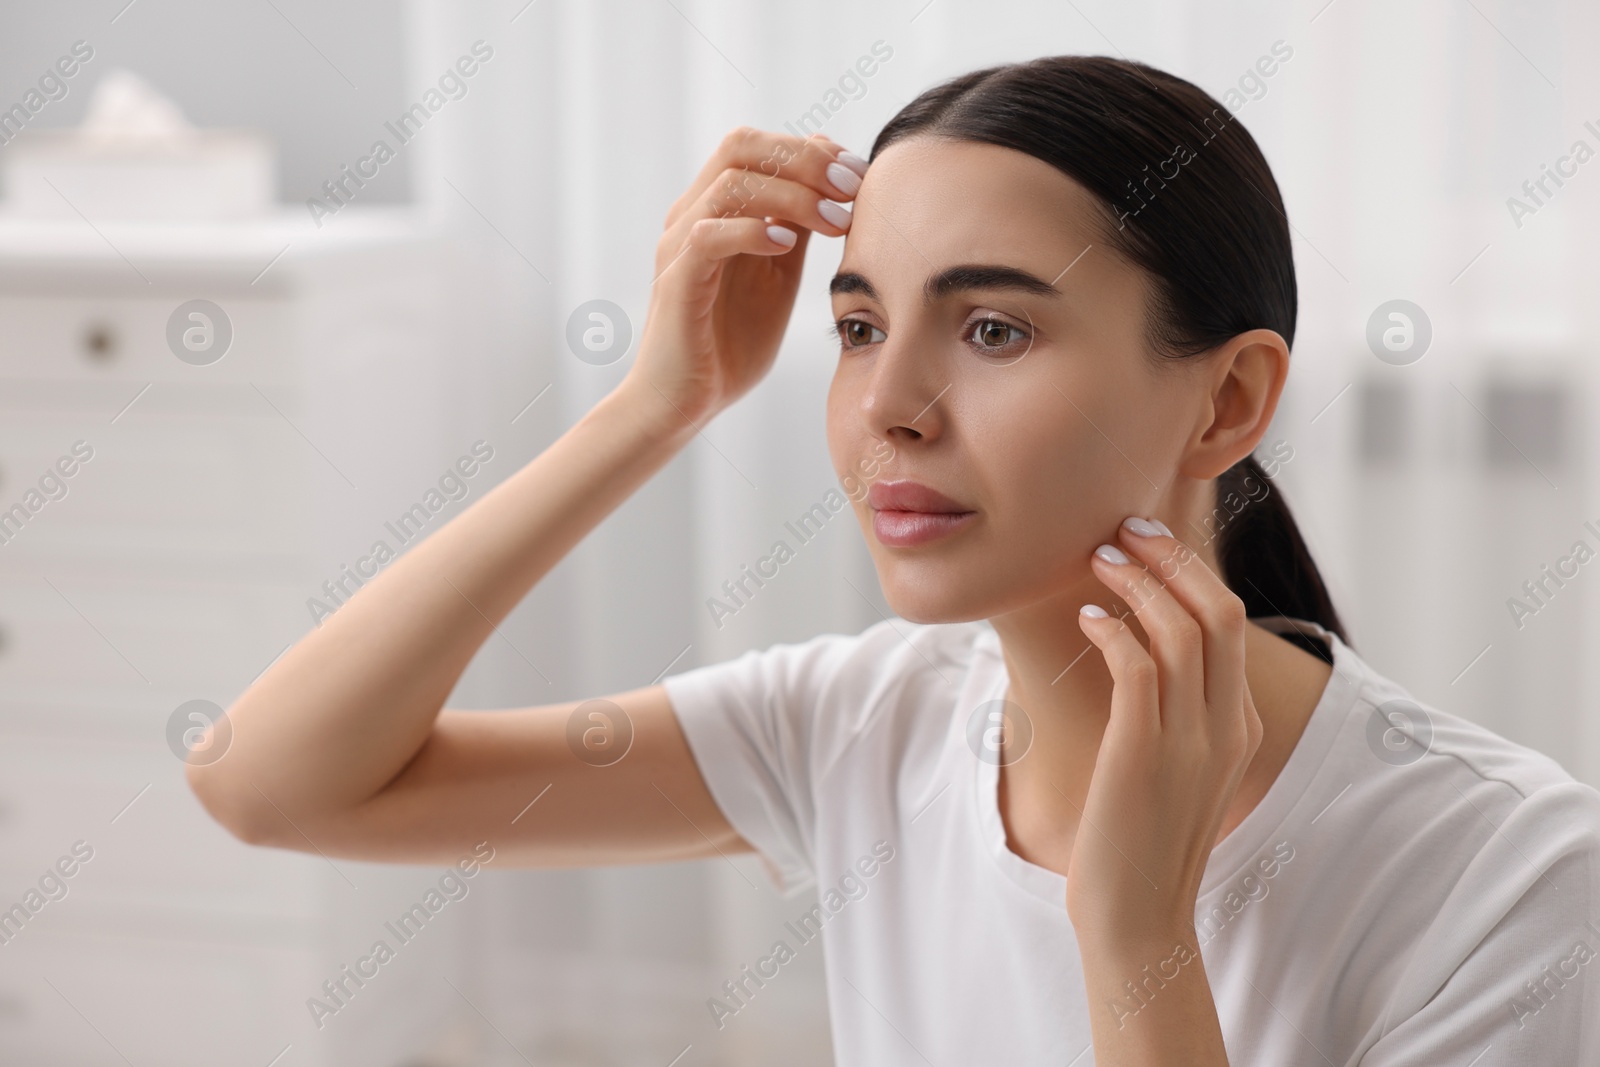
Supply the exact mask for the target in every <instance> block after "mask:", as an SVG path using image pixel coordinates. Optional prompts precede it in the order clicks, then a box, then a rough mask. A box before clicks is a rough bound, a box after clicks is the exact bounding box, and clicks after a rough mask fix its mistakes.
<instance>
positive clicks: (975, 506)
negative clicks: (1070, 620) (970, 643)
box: [828, 137, 1208, 622]
mask: <svg viewBox="0 0 1600 1067" xmlns="http://www.w3.org/2000/svg"><path fill="white" fill-rule="evenodd" d="M854 214H855V217H854V220H853V222H852V223H851V227H850V231H849V234H848V236H847V237H846V239H845V245H844V258H843V260H842V261H841V263H840V265H839V273H838V275H837V276H836V277H835V279H834V282H833V286H832V289H833V311H834V316H835V318H838V319H843V320H845V321H844V323H843V325H842V328H841V334H842V343H841V350H840V356H839V364H838V368H837V370H836V371H835V373H834V377H833V383H832V385H831V387H830V389H829V392H828V448H829V452H830V454H831V456H832V459H833V465H834V469H835V472H836V473H837V474H838V476H839V477H840V479H841V480H842V481H845V484H846V485H851V484H855V483H859V482H861V481H862V480H863V477H864V476H865V477H870V479H871V481H872V489H871V491H870V493H868V494H866V495H865V496H863V494H861V493H859V492H855V493H852V494H851V495H852V498H853V499H852V504H853V506H854V508H855V511H856V516H857V518H858V519H859V520H860V522H861V525H862V528H863V531H864V533H865V536H866V540H867V545H868V548H869V549H870V551H871V552H872V557H873V561H874V563H875V564H876V567H877V571H878V576H879V580H880V582H881V584H882V586H883V589H884V593H885V596H886V597H887V598H888V602H889V606H890V607H891V608H892V609H893V610H894V612H895V613H896V614H898V615H900V616H901V617H902V618H905V619H908V620H911V621H914V622H957V621H965V620H969V619H976V618H992V617H994V616H996V615H1000V614H1004V613H1006V612H1009V611H1013V610H1017V609H1019V608H1022V607H1025V606H1027V605H1029V604H1033V603H1035V602H1038V601H1040V600H1043V599H1045V598H1049V597H1056V596H1062V595H1065V594H1071V595H1072V596H1074V597H1081V600H1087V599H1103V598H1104V594H1105V590H1104V588H1103V587H1101V586H1100V584H1099V582H1098V581H1097V580H1096V579H1095V578H1094V577H1093V575H1092V574H1091V572H1090V570H1089V556H1090V553H1091V552H1093V551H1094V548H1095V546H1096V545H1099V544H1101V543H1102V542H1107V541H1111V542H1114V541H1115V536H1114V534H1115V531H1116V527H1117V525H1118V523H1120V522H1121V521H1122V519H1123V518H1124V517H1125V516H1128V515H1153V514H1157V513H1159V511H1160V509H1161V503H1162V501H1163V499H1164V497H1165V495H1166V493H1167V492H1168V490H1169V487H1170V484H1171V483H1172V482H1173V480H1174V475H1175V473H1176V470H1177V467H1178V463H1179V459H1180V456H1181V455H1182V453H1183V452H1184V449H1185V447H1186V446H1187V445H1188V444H1189V442H1190V440H1191V438H1192V437H1193V435H1194V432H1195V429H1196V427H1197V426H1199V425H1202V424H1203V423H1202V421H1201V419H1202V416H1203V415H1204V414H1205V411H1206V405H1207V402H1208V401H1207V393H1208V391H1207V389H1206V385H1205V382H1204V380H1203V378H1202V377H1201V376H1199V375H1196V374H1195V373H1193V371H1192V370H1191V369H1190V368H1189V367H1185V366H1176V367H1175V366H1170V365H1169V366H1162V367H1157V366H1154V365H1152V360H1151V359H1150V358H1149V356H1148V355H1147V352H1146V345H1145V341H1144V325H1145V293H1146V290H1145V280H1144V276H1143V273H1142V272H1141V271H1140V270H1139V269H1138V268H1136V267H1134V266H1132V265H1131V264H1129V263H1127V262H1126V261H1124V260H1123V259H1122V258H1121V257H1120V256H1119V255H1117V254H1115V253H1113V252H1112V251H1111V250H1110V248H1109V247H1108V246H1107V245H1106V244H1105V243H1104V241H1103V239H1102V236H1101V230H1100V228H1099V225H1098V222H1097V217H1096V214H1095V213H1094V208H1093V201H1092V199H1091V197H1090V195H1089V194H1088V193H1087V192H1086V191H1085V190H1084V189H1083V188H1082V187H1081V186H1079V185H1078V184H1077V183H1076V182H1074V181H1072V180H1071V179H1070V178H1068V177H1066V176H1065V175H1064V174H1062V173H1061V172H1060V171H1058V170H1056V169H1055V168H1053V167H1051V166H1050V165H1049V164H1047V163H1044V162H1042V161H1040V160H1037V159H1034V158H1033V157H1031V156H1028V155H1026V154H1024V153H1021V152H1017V151H1013V150H1011V149H1007V148H1000V147H997V146H994V145H986V144H977V143H972V142H964V141H949V140H944V139H936V138H931V137H913V138H909V139H907V140H905V141H901V142H899V143H897V144H895V145H893V146H892V147H890V148H888V149H886V150H885V151H884V152H883V153H882V154H881V155H879V157H878V158H877V159H876V160H874V161H873V163H872V166H871V168H870V169H869V170H868V172H867V176H866V178H865V180H864V182H863V185H862V188H861V191H860V193H859V194H858V196H857V198H856V201H855V209H854ZM1052 290H1053V291H1052ZM1199 362H1203V360H1196V361H1185V363H1199ZM891 448H892V453H891V452H890V449H891ZM886 457H888V458H886ZM901 482H914V483H920V484H921V485H924V486H927V487H929V488H931V489H933V490H935V491H936V492H937V493H940V494H943V496H945V497H947V498H949V499H950V500H951V501H953V502H954V504H955V506H956V507H958V508H959V509H960V510H962V511H966V512H970V514H967V515H965V516H963V517H960V518H954V519H952V518H950V517H948V516H947V517H945V518H943V519H939V518H928V517H925V516H924V517H918V516H915V515H907V514H906V513H905V512H904V511H900V510H899V509H897V508H895V506H894V505H895V504H896V503H897V502H896V501H894V500H889V499H883V498H882V497H881V495H882V494H884V493H885V492H886V491H889V490H893V489H894V487H895V483H901ZM898 503H899V505H900V507H901V508H906V507H910V508H913V509H915V508H917V507H926V506H928V505H926V504H919V503H917V502H916V501H914V500H913V501H911V502H910V503H908V502H907V501H905V500H901V501H898ZM880 508H881V509H882V510H880ZM919 528H920V529H922V533H921V535H920V537H919V533H918V531H919ZM929 532H931V533H932V536H928V534H929ZM1081 600H1079V599H1074V600H1073V602H1072V603H1071V605H1070V606H1071V609H1072V610H1073V611H1076V609H1077V606H1078V603H1080V602H1081Z"/></svg>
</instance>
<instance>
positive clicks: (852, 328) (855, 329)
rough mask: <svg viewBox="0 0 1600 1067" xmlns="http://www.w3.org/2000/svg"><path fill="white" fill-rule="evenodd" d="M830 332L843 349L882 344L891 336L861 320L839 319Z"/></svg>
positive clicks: (830, 328)
mask: <svg viewBox="0 0 1600 1067" xmlns="http://www.w3.org/2000/svg"><path fill="white" fill-rule="evenodd" d="M828 332H829V333H831V334H834V335H836V336H837V337H838V339H839V346H840V347H841V348H864V347H865V346H867V345H875V344H880V343H881V342H882V341H883V340H884V338H886V337H888V336H889V335H888V334H886V333H884V332H883V331H882V330H880V329H878V328H877V327H876V326H874V325H872V323H870V322H863V321H862V320H861V319H839V320H837V321H835V322H834V323H833V325H831V326H829V327H828ZM874 335H876V336H874Z"/></svg>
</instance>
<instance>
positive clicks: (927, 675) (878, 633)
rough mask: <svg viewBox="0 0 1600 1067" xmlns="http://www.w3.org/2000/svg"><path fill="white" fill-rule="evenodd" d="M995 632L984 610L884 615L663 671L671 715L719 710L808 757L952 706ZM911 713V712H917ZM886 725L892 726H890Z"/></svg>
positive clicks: (822, 756)
mask: <svg viewBox="0 0 1600 1067" xmlns="http://www.w3.org/2000/svg"><path fill="white" fill-rule="evenodd" d="M985 649H988V650H993V651H994V654H995V655H996V656H998V651H997V649H998V641H997V639H996V637H995V634H994V630H993V628H992V627H991V626H990V625H989V624H988V623H987V622H986V621H984V620H976V621H972V622H961V623H913V622H907V621H905V620H904V619H900V618H897V617H890V618H885V619H883V620H882V621H880V622H877V623H874V624H872V625H871V626H868V627H867V628H866V629H865V630H862V631H861V632H859V633H854V634H845V633H832V632H830V633H823V634H818V635H816V636H815V637H811V638H808V639H806V640H804V641H789V642H779V643H777V644H773V645H770V646H768V647H766V648H761V649H751V650H750V651H748V652H745V653H744V654H742V655H740V656H738V657H735V658H733V659H730V660H726V661H723V662H720V663H713V664H710V665H708V666H704V667H697V668H694V669H692V670H689V671H686V672H683V673H681V674H677V675H673V676H670V677H668V678H666V679H664V680H663V683H662V684H663V685H664V686H665V687H666V688H667V691H668V695H669V696H670V697H671V699H672V702H673V705H674V707H675V708H676V709H677V710H678V712H679V716H680V718H685V717H694V716H696V715H698V714H701V712H702V709H711V708H716V709H717V712H718V717H721V718H725V719H729V720H733V719H744V720H746V721H748V722H749V723H750V724H751V725H752V726H755V727H757V728H765V729H774V730H780V731H782V732H784V733H786V734H788V735H789V736H791V737H795V738H803V739H804V742H805V745H806V747H807V748H808V749H810V751H811V755H812V757H813V758H814V759H817V760H819V761H820V762H822V763H828V762H831V757H832V756H833V755H834V754H836V753H837V752H838V751H840V750H842V749H843V748H844V747H845V746H846V745H849V744H850V743H851V742H852V741H853V740H854V739H856V738H858V737H860V736H861V735H862V734H863V733H865V732H866V731H867V729H868V728H869V727H872V728H873V730H874V732H875V731H876V729H877V726H878V724H879V723H880V722H882V721H883V720H885V719H892V718H895V717H896V716H897V715H899V714H905V715H910V716H912V717H915V718H921V719H924V720H927V721H930V722H931V721H932V720H934V719H937V718H938V716H937V715H934V716H928V715H927V714H926V713H927V712H928V711H929V710H930V709H932V708H936V707H941V706H943V707H954V705H955V702H956V700H957V696H958V694H959V692H960V690H961V687H962V684H963V682H964V680H965V678H966V676H967V672H968V670H969V668H970V666H971V665H972V663H973V661H974V658H975V657H979V656H981V655H983V654H984V651H985ZM919 713H920V714H919ZM890 732H891V733H892V732H894V731H892V730H891V731H890Z"/></svg>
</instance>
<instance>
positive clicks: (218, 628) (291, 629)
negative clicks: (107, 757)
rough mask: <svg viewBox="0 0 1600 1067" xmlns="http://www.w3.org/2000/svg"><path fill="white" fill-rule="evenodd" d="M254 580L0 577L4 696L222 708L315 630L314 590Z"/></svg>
mask: <svg viewBox="0 0 1600 1067" xmlns="http://www.w3.org/2000/svg"><path fill="white" fill-rule="evenodd" d="M0 551H4V550H3V549H0ZM253 577H255V576H253V575H250V574H247V573H239V574H237V575H235V576H234V578H233V580H232V581H230V582H228V583H226V584H221V583H215V582H208V581H200V580H194V579H188V578H184V577H170V576H166V575H164V574H161V573H156V572H145V573H140V572H137V571H135V570H134V569H133V568H117V567H114V566H112V567H108V568H107V569H105V570H103V571H99V572H92V571H88V570H82V569H78V570H68V569H63V570H60V571H57V572H55V573H53V574H39V573H9V574H0V694H3V695H4V701H5V702H6V703H11V702H26V701H29V700H33V699H45V698H49V697H51V696H62V695H67V694H72V695H74V697H75V698H81V699H85V700H87V701H89V702H92V703H106V704H109V705H111V706H114V707H121V706H130V707H136V706H140V705H143V706H149V703H150V699H151V695H152V694H159V693H171V694H175V695H176V694H182V696H181V699H178V700H174V701H173V706H174V707H175V706H176V705H177V704H178V703H181V702H182V700H183V699H190V698H194V697H204V698H206V699H209V700H214V701H216V702H218V703H225V702H226V701H227V700H230V699H232V697H233V696H234V695H236V694H237V693H239V692H242V691H243V689H244V687H245V686H247V685H248V684H249V683H250V682H251V681H252V680H253V679H254V678H255V677H256V676H257V675H258V674H259V673H260V672H261V671H262V670H264V669H265V668H266V666H267V664H268V663H270V662H272V660H273V659H274V658H275V657H276V656H277V655H278V653H279V652H280V651H282V650H283V649H284V648H285V647H286V646H287V645H288V644H289V643H290V642H291V641H294V640H296V639H298V638H299V637H300V636H301V635H302V634H304V633H305V632H306V630H307V629H309V628H310V626H311V625H312V620H311V616H310V613H309V611H308V609H307V608H306V600H307V598H308V597H310V596H312V595H313V594H314V593H315V592H316V590H314V589H312V588H306V587H302V586H299V585H290V584H283V583H281V582H272V581H261V580H256V581H252V580H251V579H252V578H253ZM0 725H3V724H0ZM153 736H159V734H156V735H153Z"/></svg>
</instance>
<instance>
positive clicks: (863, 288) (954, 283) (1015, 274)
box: [828, 263, 1061, 304]
mask: <svg viewBox="0 0 1600 1067" xmlns="http://www.w3.org/2000/svg"><path fill="white" fill-rule="evenodd" d="M971 289H1009V290H1013V291H1015V292H1022V293H1030V294H1032V295H1034V296H1060V295H1061V290H1060V289H1057V288H1056V287H1055V286H1054V285H1051V284H1050V283H1049V282H1047V281H1045V280H1044V279H1043V278H1039V277H1036V276H1035V275H1032V274H1029V273H1028V272H1027V271H1025V270H1021V269H1020V268H1017V267H1007V266H1004V265H1001V264H993V263H960V264H957V265H956V266H954V267H946V268H945V269H944V270H942V271H940V272H939V273H937V274H934V275H932V276H930V277H929V278H928V280H927V282H925V283H924V284H923V286H922V299H923V302H924V303H928V304H931V303H933V302H934V301H935V300H938V299H940V298H942V297H946V296H949V295H950V294H951V293H958V292H965V291H967V290H971ZM841 293H860V294H861V295H862V296H865V297H866V298H867V299H868V300H877V301H878V302H879V303H882V301H881V300H879V298H878V291H877V289H875V288H873V285H872V283H871V282H869V281H867V279H866V277H865V276H864V275H861V274H857V273H855V272H854V271H840V272H839V273H838V274H835V275H834V276H833V280H832V281H830V282H829V283H828V295H829V296H837V295H839V294H841Z"/></svg>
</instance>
